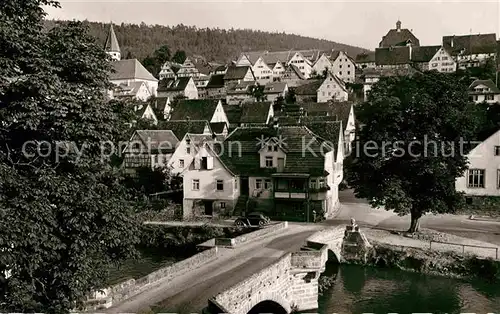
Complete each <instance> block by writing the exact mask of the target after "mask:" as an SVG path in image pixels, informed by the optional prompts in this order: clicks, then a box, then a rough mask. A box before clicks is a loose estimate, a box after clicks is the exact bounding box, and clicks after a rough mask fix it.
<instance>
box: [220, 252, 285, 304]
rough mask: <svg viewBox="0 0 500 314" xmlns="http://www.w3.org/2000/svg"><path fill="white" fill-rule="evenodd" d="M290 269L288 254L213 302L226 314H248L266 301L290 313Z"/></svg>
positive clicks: (223, 293) (222, 293) (221, 294)
mask: <svg viewBox="0 0 500 314" xmlns="http://www.w3.org/2000/svg"><path fill="white" fill-rule="evenodd" d="M290 269H291V258H290V254H286V255H284V256H283V257H282V258H281V259H280V260H279V261H278V262H276V263H274V264H272V265H271V266H268V267H266V268H264V269H262V270H261V271H259V272H258V273H255V274H254V275H252V276H250V277H248V278H247V279H245V280H243V281H241V282H239V283H238V284H236V285H234V286H232V287H231V288H229V289H227V290H225V291H224V292H221V293H219V294H217V295H216V296H215V297H213V301H215V302H216V304H219V307H223V309H224V310H225V313H231V314H247V313H248V312H249V311H250V310H251V309H252V308H253V307H254V306H255V305H257V304H258V303H260V302H262V301H266V300H271V301H274V302H277V303H279V304H280V305H281V306H282V307H283V308H284V309H285V310H287V312H288V313H290V310H291V304H290V303H289V301H288V300H289V298H290V296H291V294H290V293H289V292H288V291H289V290H290V289H289V288H290V286H291V285H292V282H291V279H290Z"/></svg>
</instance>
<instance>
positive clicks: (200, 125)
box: [160, 120, 213, 138]
mask: <svg viewBox="0 0 500 314" xmlns="http://www.w3.org/2000/svg"><path fill="white" fill-rule="evenodd" d="M160 126H161V128H162V129H163V130H171V131H172V132H173V133H174V134H175V136H176V137H177V138H184V136H185V135H186V134H187V133H192V134H204V135H213V131H212V129H211V128H210V123H209V122H208V121H207V120H169V121H162V122H161V124H160Z"/></svg>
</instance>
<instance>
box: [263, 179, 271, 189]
mask: <svg viewBox="0 0 500 314" xmlns="http://www.w3.org/2000/svg"><path fill="white" fill-rule="evenodd" d="M264 188H265V189H266V190H270V189H271V188H272V184H271V180H270V179H266V180H265V181H264Z"/></svg>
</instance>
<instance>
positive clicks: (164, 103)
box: [153, 97, 172, 120]
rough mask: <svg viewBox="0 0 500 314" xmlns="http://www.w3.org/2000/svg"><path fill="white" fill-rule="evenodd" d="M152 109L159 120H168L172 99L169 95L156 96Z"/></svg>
mask: <svg viewBox="0 0 500 314" xmlns="http://www.w3.org/2000/svg"><path fill="white" fill-rule="evenodd" d="M153 110H154V111H155V114H156V117H157V118H158V119H160V120H170V114H171V111H172V101H171V99H170V97H156V98H155V99H154V102H153Z"/></svg>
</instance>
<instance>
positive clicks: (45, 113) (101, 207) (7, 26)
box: [0, 0, 138, 313]
mask: <svg viewBox="0 0 500 314" xmlns="http://www.w3.org/2000/svg"><path fill="white" fill-rule="evenodd" d="M45 5H57V3H56V2H54V1H50V0H26V1H22V2H19V1H16V0H5V1H3V3H2V13H1V16H2V18H0V42H2V46H3V49H1V50H0V60H1V61H0V63H1V66H0V121H1V122H0V143H2V144H1V145H0V229H1V230H2V233H1V236H0V251H1V252H2V254H0V274H3V273H4V271H7V270H8V271H9V273H10V277H8V278H5V277H3V276H2V278H1V280H0V308H1V309H2V311H15V312H53V313H63V312H68V311H69V310H70V309H73V308H75V307H76V306H77V305H78V304H79V302H81V301H82V300H83V299H85V297H86V295H87V293H88V292H89V291H91V290H93V289H96V288H102V287H103V286H104V284H105V280H106V278H107V271H108V269H109V268H110V267H113V266H114V265H117V264H118V263H119V262H120V261H122V260H123V259H125V258H128V257H130V256H133V255H134V253H135V243H136V242H137V236H136V230H137V227H138V226H137V223H136V221H135V219H134V216H133V215H134V210H135V209H134V207H133V206H132V205H133V201H134V200H133V199H131V197H130V194H129V193H128V191H127V190H126V189H125V188H124V187H123V185H122V181H123V180H122V179H123V178H122V176H121V175H120V173H118V172H117V170H115V169H113V168H112V167H111V166H110V165H109V162H110V159H109V157H107V155H105V154H103V153H102V151H101V149H102V148H103V144H104V143H111V142H114V141H115V136H116V134H117V133H119V132H120V127H121V125H123V121H122V120H121V118H120V117H121V115H120V113H119V112H116V111H120V110H121V109H120V107H119V106H114V105H113V106H108V104H107V103H106V90H107V89H108V87H109V85H108V84H109V83H108V75H109V71H110V63H109V62H108V59H107V56H106V54H105V53H104V52H103V50H102V47H101V45H97V44H96V43H95V40H94V39H93V38H92V37H90V36H89V35H88V33H87V31H88V30H87V29H86V28H85V27H84V26H83V25H82V23H79V22H70V23H65V25H64V26H56V27H54V28H53V29H51V30H50V31H48V32H45V31H44V30H43V17H44V14H45V13H44V11H43V9H42V6H45Z"/></svg>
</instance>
